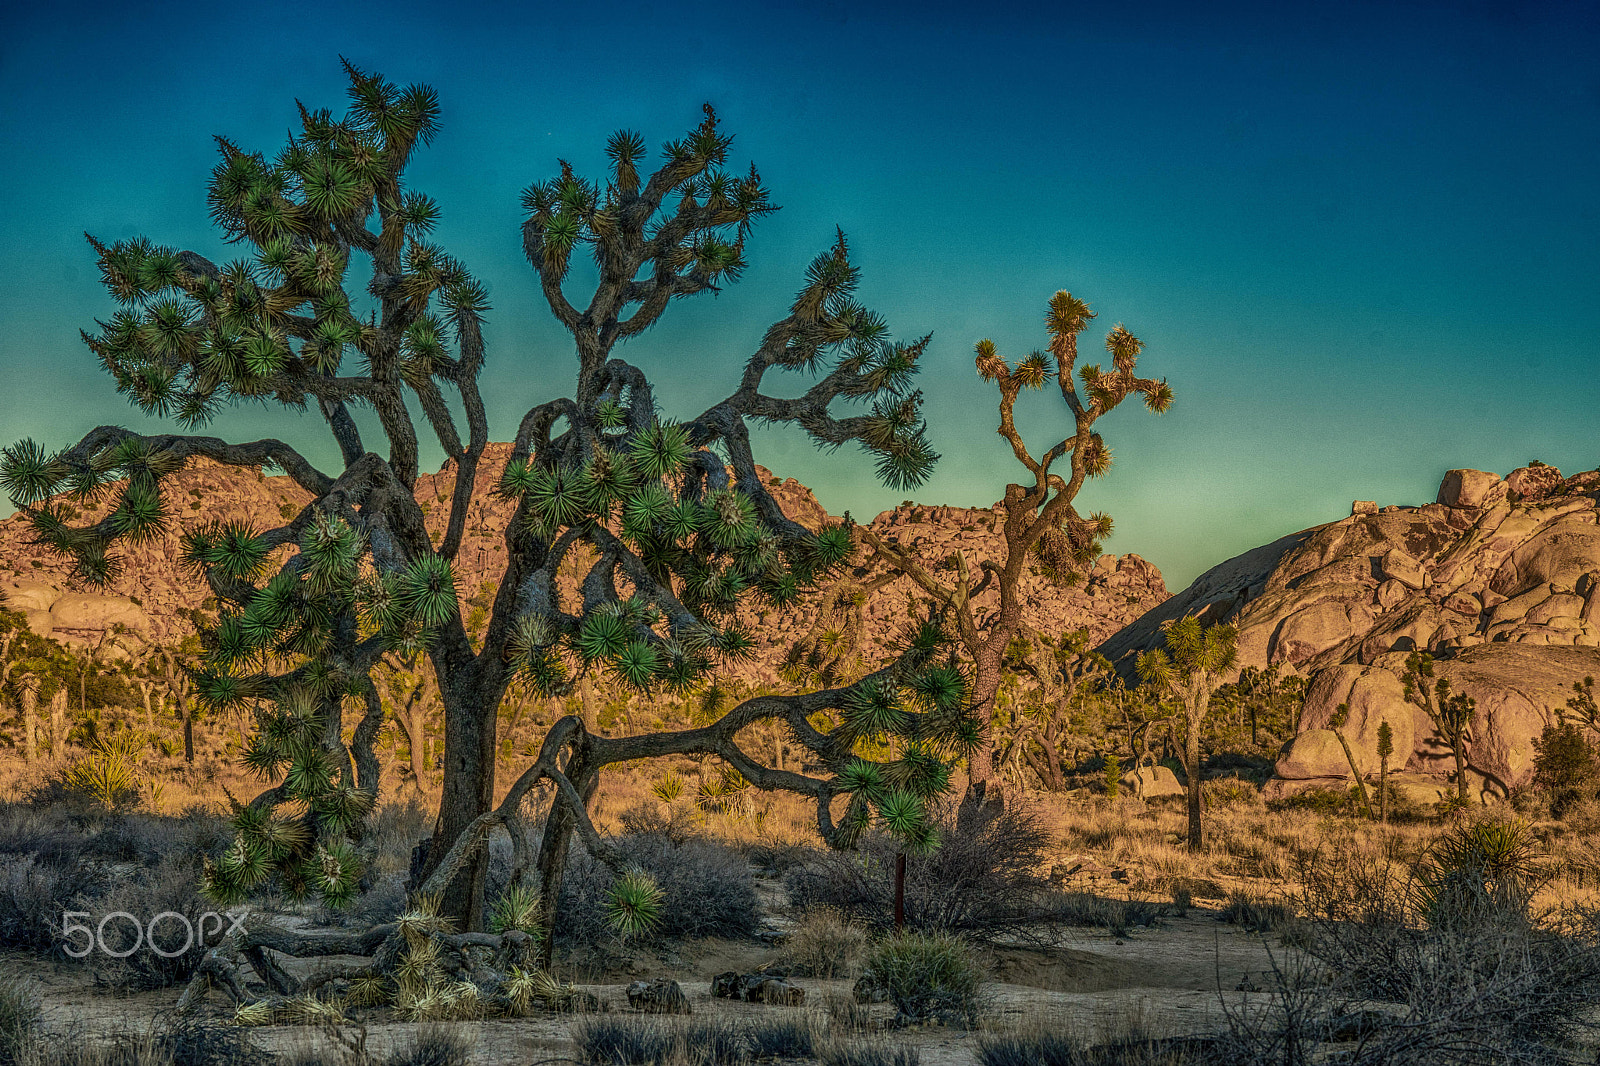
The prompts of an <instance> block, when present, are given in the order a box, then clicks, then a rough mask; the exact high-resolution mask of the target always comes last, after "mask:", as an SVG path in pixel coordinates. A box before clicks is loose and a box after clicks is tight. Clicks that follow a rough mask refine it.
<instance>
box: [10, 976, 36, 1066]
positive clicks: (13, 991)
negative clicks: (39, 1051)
mask: <svg viewBox="0 0 1600 1066" xmlns="http://www.w3.org/2000/svg"><path fill="white" fill-rule="evenodd" d="M42 1017H43V1012H42V1010H41V1008H40V1006H39V990H38V988H37V986H35V985H34V984H33V982H31V981H24V980H23V979H22V978H20V977H0V1066H15V1064H17V1063H19V1062H22V1061H23V1059H24V1057H25V1056H27V1055H28V1053H29V1052H30V1050H31V1049H32V1047H33V1044H34V1041H35V1040H36V1038H37V1035H38V1032H39V1024H40V1021H41V1019H42Z"/></svg>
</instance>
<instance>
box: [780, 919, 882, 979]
mask: <svg viewBox="0 0 1600 1066" xmlns="http://www.w3.org/2000/svg"><path fill="white" fill-rule="evenodd" d="M868 946H869V942H868V938H867V931H866V930H865V929H863V928H862V927H861V926H859V925H857V924H855V923H854V922H852V921H851V920H850V919H849V917H848V916H847V915H846V914H845V913H844V912H843V911H842V910H840V909H839V908H837V907H827V906H819V907H810V908H807V910H806V911H805V913H803V914H802V915H801V916H800V919H799V921H797V922H795V924H794V927H793V928H792V929H790V930H789V935H788V936H787V937H785V938H784V943H783V964H784V966H786V967H787V968H788V970H789V972H790V973H792V974H794V975H795V976H796V977H824V978H832V977H848V976H851V975H853V974H855V973H856V972H857V971H858V970H859V969H860V968H861V960H862V958H863V957H864V956H865V955H866V953H867V948H868Z"/></svg>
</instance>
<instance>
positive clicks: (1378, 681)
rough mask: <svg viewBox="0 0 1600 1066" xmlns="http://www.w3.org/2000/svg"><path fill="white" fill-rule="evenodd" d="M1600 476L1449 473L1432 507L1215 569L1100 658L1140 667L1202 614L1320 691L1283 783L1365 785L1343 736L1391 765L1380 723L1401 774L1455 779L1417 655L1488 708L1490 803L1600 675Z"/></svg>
mask: <svg viewBox="0 0 1600 1066" xmlns="http://www.w3.org/2000/svg"><path fill="white" fill-rule="evenodd" d="M1597 497H1600V471H1590V472H1588V473H1584V474H1578V475H1576V476H1573V477H1562V475H1561V472H1560V471H1559V470H1556V469H1555V468H1554V467H1550V466H1542V465H1530V466H1527V467H1524V468H1522V469H1520V470H1516V471H1513V472H1512V473H1511V474H1509V475H1507V477H1505V478H1504V479H1503V480H1502V479H1501V478H1500V477H1498V476H1496V475H1495V474H1492V473H1488V472H1486V471H1481V470H1452V471H1449V472H1448V473H1447V474H1446V475H1445V477H1444V479H1443V481H1442V482H1441V484H1440V486H1439V493H1438V497H1437V499H1436V501H1435V502H1434V503H1430V504H1426V505H1424V506H1420V507H1394V506H1390V507H1383V508H1379V509H1378V510H1377V511H1375V512H1364V513H1355V514H1352V515H1350V516H1349V517H1348V518H1344V519H1341V520H1340V521H1337V522H1330V523H1328V524H1327V525H1323V526H1317V527H1315V528H1312V529H1308V530H1303V531H1301V532H1299V533H1296V534H1293V535H1291V536H1288V537H1284V538H1282V539H1281V540H1278V541H1274V542H1273V543H1272V544H1269V545H1264V546H1263V547H1261V548H1257V549H1255V550H1254V551H1251V552H1247V553H1245V554H1244V555H1241V556H1239V557H1237V558H1235V559H1230V560H1228V561H1227V562H1225V563H1222V564H1220V565H1219V566H1216V567H1213V568H1212V569H1211V570H1210V571H1207V572H1206V573H1205V574H1202V575H1201V576H1200V577H1199V578H1198V579H1197V580H1196V581H1195V583H1194V584H1193V585H1192V586H1190V587H1189V588H1188V589H1186V590H1184V591H1183V592H1181V593H1179V594H1177V595H1176V596H1174V597H1172V599H1170V600H1168V601H1166V602H1165V603H1163V604H1161V605H1160V606H1159V607H1157V608H1156V609H1155V610H1154V611H1152V612H1150V613H1149V614H1147V615H1145V616H1144V617H1142V618H1140V619H1138V620H1137V621H1135V622H1134V623H1133V624H1132V625H1131V626H1129V627H1128V628H1127V629H1125V630H1123V631H1122V632H1120V633H1118V634H1116V635H1115V636H1113V637H1112V638H1111V639H1110V640H1108V641H1106V642H1105V643H1104V644H1103V645H1102V646H1101V649H1100V650H1101V651H1102V652H1104V653H1105V654H1107V655H1109V656H1110V657H1111V658H1112V659H1113V660H1114V661H1116V662H1118V663H1119V665H1120V666H1121V667H1122V669H1123V670H1124V671H1125V672H1126V671H1127V670H1128V669H1129V668H1130V666H1131V663H1132V660H1133V657H1134V656H1135V655H1136V654H1137V653H1138V652H1139V651H1141V650H1143V649H1145V648H1148V647H1153V646H1155V645H1157V644H1158V643H1159V639H1160V630H1161V625H1162V623H1164V622H1167V621H1169V620H1171V619H1176V618H1181V617H1184V616H1186V615H1191V614H1193V615H1199V616H1201V617H1202V618H1203V619H1205V620H1206V621H1208V622H1210V621H1226V622H1228V623H1231V624H1232V625H1234V626H1236V627H1237V628H1238V630H1239V642H1238V646H1239V666H1240V667H1241V668H1242V667H1245V666H1255V667H1267V666H1278V667H1280V668H1281V669H1283V670H1286V671H1294V672H1296V673H1299V674H1302V675H1304V676H1306V677H1307V678H1308V679H1309V681H1310V685H1309V688H1308V693H1307V700H1306V707H1305V711H1304V714H1303V716H1302V718H1301V722H1300V732H1301V735H1300V736H1299V737H1298V738H1297V739H1296V740H1295V741H1294V742H1293V743H1292V744H1291V745H1290V746H1289V748H1288V749H1287V750H1286V751H1285V753H1284V755H1283V756H1282V758H1280V760H1279V763H1278V776H1279V778H1280V780H1281V782H1282V784H1281V785H1280V786H1279V788H1283V787H1299V786H1304V785H1305V784H1309V783H1318V782H1323V783H1326V782H1332V781H1336V780H1341V779H1344V778H1347V777H1348V776H1349V773H1350V771H1349V767H1348V765H1347V762H1346V760H1345V756H1344V752H1343V750H1342V749H1341V748H1340V747H1339V745H1338V742H1337V738H1335V737H1333V735H1332V734H1331V733H1329V732H1327V728H1326V727H1327V726H1328V723H1329V721H1330V720H1331V719H1332V717H1333V714H1334V712H1335V710H1336V709H1337V707H1338V706H1339V704H1341V703H1348V704H1349V705H1350V714H1349V718H1348V720H1347V721H1346V723H1345V725H1344V727H1343V732H1344V734H1345V737H1346V739H1347V740H1348V741H1349V742H1350V744H1351V748H1352V754H1353V755H1354V756H1355V759H1356V762H1357V765H1358V767H1359V768H1360V770H1361V771H1362V772H1363V773H1367V772H1370V771H1374V770H1375V769H1376V766H1377V727H1378V724H1379V723H1380V722H1383V721H1387V722H1388V723H1389V727H1390V728H1391V729H1392V730H1394V742H1395V749H1396V755H1395V757H1394V763H1393V765H1395V766H1396V767H1401V766H1403V767H1406V768H1409V769H1410V770H1413V771H1421V772H1428V773H1444V772H1447V771H1451V770H1453V768H1454V764H1453V761H1452V759H1451V755H1450V752H1449V750H1448V749H1447V748H1446V747H1444V745H1443V744H1442V743H1441V741H1440V739H1439V738H1438V736H1437V732H1436V730H1435V729H1434V726H1433V723H1432V722H1431V721H1429V719H1428V717H1427V715H1426V714H1424V713H1423V712H1422V711H1421V710H1420V709H1419V708H1416V707H1413V706H1412V705H1410V704H1408V703H1406V702H1405V700H1404V698H1403V695H1402V688H1401V682H1400V675H1401V674H1403V673H1404V670H1405V660H1406V657H1407V655H1408V654H1409V653H1411V652H1413V651H1426V652H1429V653H1431V654H1432V655H1434V656H1435V658H1436V659H1438V660H1439V663H1438V667H1437V669H1438V673H1439V675H1440V676H1442V677H1446V678H1448V679H1450V682H1451V685H1452V687H1453V689H1454V690H1455V691H1461V692H1466V693H1467V694H1468V695H1470V696H1472V697H1473V698H1474V699H1475V700H1476V701H1477V707H1478V719H1477V722H1476V723H1475V727H1474V730H1473V739H1472V742H1471V744H1470V746H1469V749H1468V755H1469V762H1470V772H1471V773H1472V775H1473V779H1474V782H1475V783H1476V785H1477V786H1478V787H1479V788H1480V789H1481V790H1486V791H1488V792H1490V793H1495V794H1498V793H1503V792H1504V791H1505V790H1506V789H1507V788H1510V787H1514V786H1515V785H1517V784H1519V783H1522V782H1524V781H1526V780H1527V779H1528V777H1529V776H1530V775H1531V773H1532V766H1533V740H1534V738H1536V737H1538V735H1539V733H1540V731H1541V730H1542V729H1543V728H1544V726H1545V725H1546V724H1548V723H1550V722H1551V721H1553V720H1554V719H1555V715H1556V712H1557V711H1558V710H1561V709H1564V707H1565V704H1566V701H1567V699H1568V697H1570V696H1571V695H1572V684H1573V682H1574V681H1578V680H1581V679H1582V678H1584V677H1586V676H1593V675H1600V524H1597V515H1600V512H1597V503H1596V501H1597Z"/></svg>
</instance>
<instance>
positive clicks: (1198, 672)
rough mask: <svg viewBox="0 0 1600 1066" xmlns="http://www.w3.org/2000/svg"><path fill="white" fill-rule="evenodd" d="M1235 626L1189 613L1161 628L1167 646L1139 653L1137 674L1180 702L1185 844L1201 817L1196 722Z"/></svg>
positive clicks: (1227, 661) (1196, 838)
mask: <svg viewBox="0 0 1600 1066" xmlns="http://www.w3.org/2000/svg"><path fill="white" fill-rule="evenodd" d="M1237 638H1238V633H1237V631H1236V630H1235V629H1234V628H1233V627H1232V626H1224V625H1212V626H1207V625H1202V624H1201V622H1200V619H1198V618H1195V617H1193V616H1190V617H1188V618H1183V619H1180V620H1178V621H1176V622H1174V623H1172V625H1170V626H1169V627H1167V631H1166V633H1165V639H1166V648H1165V649H1161V648H1152V649H1151V650H1150V651H1147V652H1145V653H1144V654H1143V655H1141V656H1139V659H1138V663H1137V668H1138V671H1139V676H1140V678H1142V679H1143V680H1144V683H1145V684H1147V685H1149V686H1150V687H1151V688H1152V689H1154V690H1155V691H1156V692H1157V693H1158V694H1160V695H1164V696H1166V695H1170V696H1172V697H1174V698H1175V699H1176V700H1177V701H1178V703H1179V704H1180V705H1181V706H1182V708H1183V718H1184V740H1183V772H1184V776H1185V777H1186V778H1188V780H1187V781H1186V782H1185V792H1186V793H1187V796H1188V801H1189V802H1188V806H1189V849H1190V850H1191V851H1199V850H1200V848H1201V846H1202V844H1203V840H1202V832H1203V830H1202V826H1201V822H1200V727H1201V725H1202V724H1204V722H1205V717H1206V712H1207V711H1209V710H1210V709H1211V694H1212V693H1213V692H1215V691H1216V690H1217V685H1218V684H1219V683H1220V682H1221V677H1220V676H1219V675H1221V674H1222V673H1223V672H1224V671H1226V670H1227V669H1228V668H1229V667H1231V666H1232V665H1233V663H1234V660H1235V659H1236V658H1237V656H1238V652H1237V650H1236V646H1235V642H1236V640H1237Z"/></svg>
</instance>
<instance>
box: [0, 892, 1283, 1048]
mask: <svg viewBox="0 0 1600 1066" xmlns="http://www.w3.org/2000/svg"><path fill="white" fill-rule="evenodd" d="M1285 951H1286V949H1284V948H1282V947H1279V946H1278V945H1277V944H1276V943H1275V939H1274V940H1264V939H1263V938H1262V937H1261V936H1260V935H1257V934H1249V933H1244V932H1242V931H1240V930H1238V929H1236V928H1234V927H1232V926H1228V925H1224V924H1223V923H1221V922H1219V921H1217V920H1216V918H1215V917H1214V915H1212V914H1211V913H1208V912H1205V911H1199V910H1196V911H1193V912H1191V914H1190V916H1189V917H1186V918H1174V919H1168V920H1167V922H1166V923H1165V924H1164V925H1161V926H1158V927H1156V928H1152V929H1144V930H1140V931H1138V932H1136V933H1134V934H1132V935H1130V936H1127V937H1123V938H1116V937H1113V936H1111V935H1110V934H1108V933H1104V932H1100V931H1090V930H1080V931H1073V932H1069V933H1068V935H1067V937H1066V939H1065V940H1064V941H1063V942H1061V943H1059V944H1056V945H1052V946H1036V945H1021V944H1018V945H1000V946H995V947H993V948H991V949H989V950H988V951H987V953H986V954H987V959H986V961H987V963H988V967H989V971H990V973H991V975H992V977H993V980H992V981H990V982H988V983H987V984H986V985H985V986H984V992H985V995H986V996H987V997H988V1001H989V1014H990V1019H991V1024H992V1025H994V1026H1002V1027H1003V1026H1007V1025H1011V1024H1029V1023H1037V1022H1041V1021H1042V1022H1046V1023H1048V1024H1049V1025H1050V1026H1051V1027H1052V1028H1054V1027H1056V1026H1061V1027H1065V1028H1071V1029H1073V1030H1076V1031H1085V1030H1088V1031H1091V1032H1092V1031H1096V1030H1104V1029H1107V1028H1117V1027H1119V1026H1120V1025H1122V1024H1125V1023H1126V1022H1127V1021H1129V1020H1130V1019H1133V1020H1137V1021H1139V1022H1140V1023H1141V1024H1142V1025H1143V1026H1144V1027H1145V1028H1146V1029H1147V1030H1148V1031H1150V1032H1151V1033H1152V1034H1154V1035H1178V1034H1187V1033H1200V1032H1206V1031H1210V1030H1214V1029H1216V1028H1218V1027H1220V1026H1222V1025H1224V1024H1225V1013H1224V1012H1225V1010H1227V1009H1229V1008H1235V1009H1236V1008H1237V1007H1238V1006H1240V1005H1241V1004H1242V1003H1243V1002H1244V1001H1245V1000H1246V999H1247V998H1248V997H1249V993H1248V992H1243V991H1239V990H1238V989H1239V988H1240V986H1241V985H1245V986H1247V987H1248V986H1249V985H1251V984H1252V983H1253V984H1256V985H1265V984H1266V983H1267V982H1266V980H1265V977H1264V975H1265V973H1266V972H1267V971H1269V970H1270V968H1271V966H1272V960H1273V958H1274V957H1276V958H1278V959H1279V960H1280V961H1281V960H1282V958H1283V957H1284V954H1285ZM777 956H778V949H776V948H774V947H771V946H768V945H765V944H762V943H759V942H754V941H741V942H733V941H722V940H705V941H693V942H688V943H682V944H677V945H673V946H672V947H670V948H667V949H663V950H661V951H659V952H656V953H636V954H633V955H630V956H617V957H614V958H613V959H612V960H611V965H610V966H608V967H607V968H606V972H603V973H601V974H599V975H596V976H595V977H594V980H595V981H596V983H591V984H584V985H580V987H583V988H585V989H586V990H587V991H590V992H593V993H594V994H596V995H597V996H599V997H600V999H601V1000H602V1002H604V1003H605V1004H606V1005H607V1007H608V1008H609V1009H610V1010H611V1011H613V1012H618V1013H630V1012H629V1008H628V1005H627V998H626V995H625V993H624V989H625V987H626V985H627V982H628V981H630V980H634V979H637V978H638V977H640V976H666V977H672V978H673V979H675V980H677V981H678V982H679V983H680V984H681V985H682V987H683V990H684V992H685V993H686V994H687V995H688V996H689V999H690V1001H691V1003H692V1004H693V1006H694V1010H695V1013H696V1014H697V1015H700V1016H705V1015H711V1016H717V1017H751V1018H755V1017H760V1016H764V1015H770V1014H771V1013H773V1012H777V1011H787V1010H819V1009H821V1008H822V1004H823V1003H824V1002H825V1001H826V1000H827V999H828V998H830V997H848V996H849V993H850V986H851V982H849V981H844V980H839V981H824V980H811V979H805V978H799V979H796V983H797V984H799V985H800V986H801V987H802V988H804V989H805V990H806V994H807V1006H806V1007H803V1008H793V1007H775V1006H762V1005H754V1004H746V1003H737V1002H730V1001H728V1000H720V999H713V998H712V997H711V995H710V978H711V976H712V975H713V974H716V973H719V972H723V971H726V970H733V969H738V970H741V971H742V970H748V969H753V968H755V967H757V966H759V965H761V964H763V963H766V962H771V961H774V960H775V959H776V958H777ZM0 969H4V970H5V971H8V972H18V971H26V972H27V973H29V974H30V975H32V976H34V977H35V978H37V979H38V980H39V981H40V983H41V984H42V986H43V992H44V999H45V1022H46V1025H47V1027H48V1028H50V1029H52V1030H54V1031H56V1032H59V1033H62V1034H64V1035H68V1036H73V1035H76V1034H89V1033H94V1032H97V1031H101V1032H103V1031H106V1030H109V1029H113V1028H118V1027H129V1026H133V1027H141V1026H144V1025H148V1024H149V1023H150V1022H151V1021H153V1020H154V1019H156V1018H157V1017H159V1016H160V1015H161V1014H163V1013H164V1012H166V1011H168V1010H170V1009H171V1007H172V1006H173V1004H174V1003H175V1002H176V1001H177V997H178V990H177V989H169V990H164V991H157V992H141V993H132V994H130V993H124V992H117V991H115V990H112V989H107V988H100V987H97V986H96V983H95V978H94V973H93V970H92V969H91V968H90V967H89V966H88V965H87V963H82V962H77V961H74V960H61V961H50V962H42V961H40V960H38V959H36V958H31V957H25V956H11V957H0ZM205 1009H206V1011H207V1012H208V1014H210V1015H212V1016H214V1017H217V1018H218V1019H223V1018H226V1017H228V1016H229V1012H228V1010H227V1008H226V1006H225V1004H224V1002H223V999H222V997H220V996H213V997H212V998H211V1000H210V1001H209V1002H208V1005H207V1007H206V1008H205ZM871 1011H872V1014H873V1017H874V1019H875V1020H876V1021H877V1022H878V1023H880V1024H882V1025H885V1026H886V1025H887V1024H888V1022H889V1020H890V1016H891V1015H892V1013H893V1010H892V1008H891V1007H887V1006H878V1007H874V1008H871ZM387 1014H388V1012H386V1011H364V1012H359V1015H360V1016H361V1017H360V1021H362V1022H363V1023H364V1026H365V1032H364V1034H362V1033H359V1030H357V1029H355V1028H352V1029H351V1030H349V1031H347V1036H348V1037H351V1038H354V1037H356V1036H358V1035H360V1036H363V1037H364V1039H365V1041H366V1046H367V1048H368V1050H369V1051H372V1052H374V1053H377V1054H382V1053H384V1052H385V1051H387V1050H389V1049H390V1048H392V1047H394V1046H396V1045H398V1044H403V1043H404V1042H405V1041H406V1039H407V1037H408V1035H409V1034H410V1033H411V1032H412V1031H413V1030H414V1029H415V1026H414V1025H411V1024H407V1023H400V1022H394V1021H391V1020H389V1018H388V1016H387ZM458 1024H461V1025H463V1026H465V1027H466V1029H467V1032H468V1034H469V1038H470V1040H471V1043H472V1046H473V1049H474V1051H473V1055H474V1061H475V1062H479V1063H485V1064H488V1063H504V1062H522V1063H529V1062H538V1061H540V1060H544V1059H551V1058H565V1057H566V1056H568V1055H570V1054H571V1050H572V1045H571V1040H570V1036H569V1032H570V1029H571V1027H572V1024H573V1019H572V1018H571V1017H570V1016H563V1015H548V1016H535V1017H532V1018H523V1019H492V1020H486V1021H482V1022H469V1023H458ZM254 1033H255V1035H256V1037H257V1039H259V1040H260V1041H261V1043H263V1044H264V1045H265V1046H267V1047H269V1048H271V1049H273V1050H277V1051H287V1050H290V1049H292V1048H294V1047H296V1046H297V1045H302V1046H303V1045H306V1044H313V1045H316V1044H320V1042H321V1041H323V1040H325V1039H326V1037H325V1036H323V1035H322V1034H320V1033H318V1032H316V1031H314V1030H307V1029H302V1028H295V1027H288V1026H274V1027H266V1028H263V1029H258V1030H254ZM885 1036H886V1038H888V1039H892V1040H894V1041H896V1042H906V1043H909V1044H912V1045H914V1046H916V1047H917V1048H918V1049H919V1050H920V1052H921V1053H922V1060H923V1062H924V1063H926V1064H927V1066H958V1064H966V1063H971V1062H973V1061H974V1054H973V1047H974V1041H975V1039H976V1035H975V1034H973V1033H969V1032H961V1031H956V1030H948V1029H944V1028H942V1027H938V1026H931V1027H926V1028H918V1029H902V1030H894V1031H892V1032H888V1033H886V1034H885Z"/></svg>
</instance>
